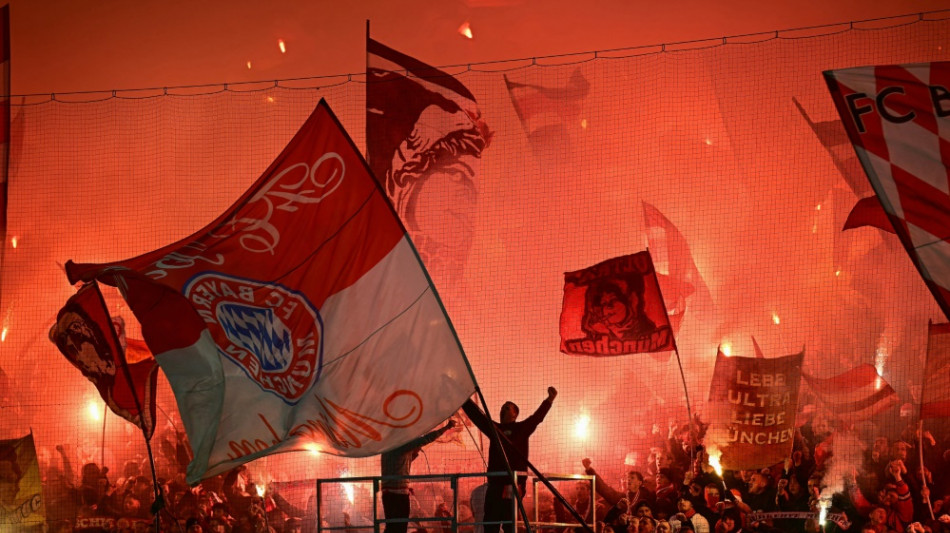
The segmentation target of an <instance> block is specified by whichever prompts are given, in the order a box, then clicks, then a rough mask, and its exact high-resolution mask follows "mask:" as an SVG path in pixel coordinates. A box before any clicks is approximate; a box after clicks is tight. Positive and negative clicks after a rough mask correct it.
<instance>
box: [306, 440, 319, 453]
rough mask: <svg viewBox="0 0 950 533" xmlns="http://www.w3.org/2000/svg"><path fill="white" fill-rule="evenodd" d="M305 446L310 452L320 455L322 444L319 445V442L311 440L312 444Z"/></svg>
mask: <svg viewBox="0 0 950 533" xmlns="http://www.w3.org/2000/svg"><path fill="white" fill-rule="evenodd" d="M304 448H306V449H307V451H308V452H310V454H311V455H320V446H318V445H317V443H315V442H311V443H310V444H307V445H306V446H304Z"/></svg>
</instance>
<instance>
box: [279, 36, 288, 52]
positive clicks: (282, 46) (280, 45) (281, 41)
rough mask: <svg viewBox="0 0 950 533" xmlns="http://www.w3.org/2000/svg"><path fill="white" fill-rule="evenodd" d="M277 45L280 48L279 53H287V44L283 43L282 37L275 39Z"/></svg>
mask: <svg viewBox="0 0 950 533" xmlns="http://www.w3.org/2000/svg"><path fill="white" fill-rule="evenodd" d="M277 47H278V48H280V53H282V54H286V53H287V45H285V44H284V40H283V39H277Z"/></svg>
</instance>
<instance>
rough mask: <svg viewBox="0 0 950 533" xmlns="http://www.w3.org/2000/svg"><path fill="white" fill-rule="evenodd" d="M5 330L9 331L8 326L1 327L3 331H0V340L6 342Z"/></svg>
mask: <svg viewBox="0 0 950 533" xmlns="http://www.w3.org/2000/svg"><path fill="white" fill-rule="evenodd" d="M7 331H10V330H9V329H8V328H3V331H2V332H0V342H6V340H7Z"/></svg>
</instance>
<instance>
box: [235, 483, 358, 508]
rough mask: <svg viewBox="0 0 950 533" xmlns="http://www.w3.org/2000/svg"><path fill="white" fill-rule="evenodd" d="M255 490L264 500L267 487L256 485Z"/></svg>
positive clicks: (260, 484)
mask: <svg viewBox="0 0 950 533" xmlns="http://www.w3.org/2000/svg"><path fill="white" fill-rule="evenodd" d="M254 488H255V489H256V490H257V497H258V498H263V497H264V493H265V492H266V491H267V487H265V486H264V484H263V483H259V484H257V485H254ZM350 503H353V502H352V501H351V502H350Z"/></svg>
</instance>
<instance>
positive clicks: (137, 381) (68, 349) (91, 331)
mask: <svg viewBox="0 0 950 533" xmlns="http://www.w3.org/2000/svg"><path fill="white" fill-rule="evenodd" d="M122 335H123V338H124V331H123V332H122ZM49 338H50V341H52V342H53V344H55V345H56V347H57V348H59V351H60V352H62V353H63V355H64V356H66V359H67V360H68V361H69V362H70V363H72V365H73V366H75V367H76V368H78V369H79V371H80V372H82V375H83V376H85V377H86V379H88V380H89V381H91V382H92V383H93V385H95V386H96V389H98V391H99V394H100V395H101V396H102V399H103V401H105V402H106V405H108V406H109V409H111V410H112V412H113V413H115V414H117V415H119V416H121V417H122V418H124V419H126V420H128V421H129V422H132V423H133V424H135V425H136V426H139V427H140V428H142V429H143V431H144V432H145V435H146V438H151V436H152V432H153V431H155V385H156V382H157V379H158V367H157V366H156V364H155V359H154V358H152V357H145V358H141V357H140V356H138V357H137V360H136V362H131V363H130V362H128V361H127V359H126V357H125V350H123V348H122V346H121V345H120V342H121V339H120V338H119V336H118V335H117V332H116V331H115V323H114V322H113V320H112V318H111V317H110V316H109V311H108V309H107V308H106V305H105V301H103V299H102V293H101V292H99V285H98V284H97V283H96V282H94V281H93V282H92V283H88V284H86V285H84V286H83V287H82V288H81V289H79V292H77V293H76V294H75V295H73V297H72V298H70V299H69V301H67V302H66V305H65V306H63V308H62V309H61V310H60V311H59V314H58V315H57V317H56V323H55V324H53V327H52V328H51V329H50V332H49Z"/></svg>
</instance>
